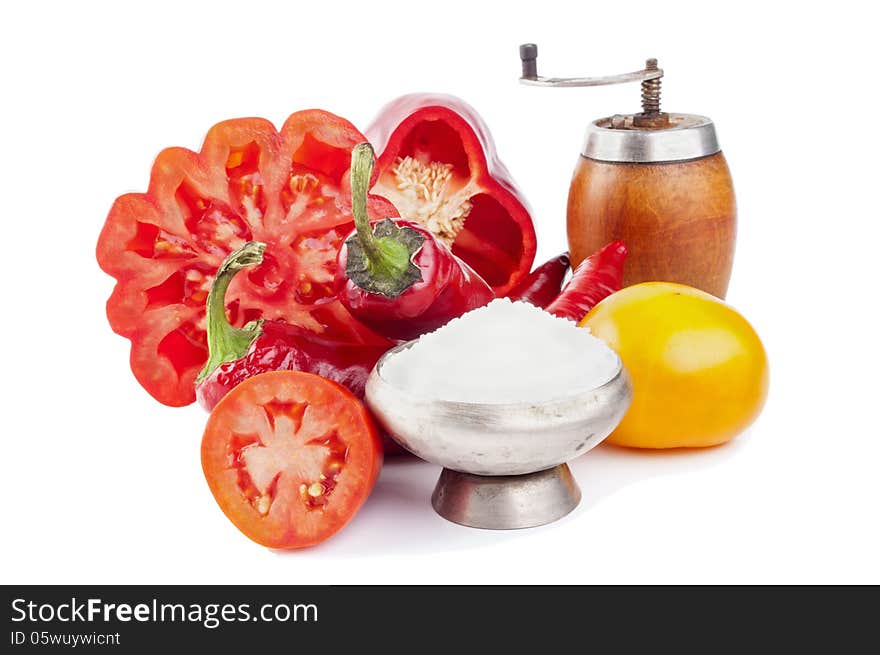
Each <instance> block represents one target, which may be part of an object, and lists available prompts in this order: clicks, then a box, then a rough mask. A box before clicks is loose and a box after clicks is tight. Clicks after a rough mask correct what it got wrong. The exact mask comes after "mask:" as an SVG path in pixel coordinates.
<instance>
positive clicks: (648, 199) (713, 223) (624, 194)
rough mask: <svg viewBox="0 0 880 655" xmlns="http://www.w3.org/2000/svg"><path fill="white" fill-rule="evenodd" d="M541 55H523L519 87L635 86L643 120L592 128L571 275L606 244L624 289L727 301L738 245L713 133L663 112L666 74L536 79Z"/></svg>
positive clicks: (580, 181) (687, 117)
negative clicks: (614, 253) (621, 246)
mask: <svg viewBox="0 0 880 655" xmlns="http://www.w3.org/2000/svg"><path fill="white" fill-rule="evenodd" d="M537 56H538V48H537V46H535V45H534V44H526V45H523V46H520V59H521V60H522V77H521V78H520V81H521V82H523V83H524V84H530V85H534V86H552V87H571V86H600V85H605V84H620V83H623V82H641V85H642V111H641V113H638V114H625V115H621V114H617V115H614V116H610V117H608V118H600V119H598V120H595V121H593V122H592V123H590V125H589V126H588V127H587V137H586V140H585V142H584V147H583V151H582V154H581V156H580V158H579V159H578V163H577V166H576V167H575V170H574V176H573V178H572V180H571V188H570V190H569V195H568V244H569V249H570V251H571V264H572V267H574V266H577V265H578V264H579V263H580V262H581V261H582V260H583V259H585V258H586V257H588V256H589V255H590V254H591V253H593V252H595V251H596V250H598V249H599V248H601V247H602V246H604V245H605V244H606V243H608V242H609V241H613V240H615V239H623V240H624V241H626V243H627V246H628V247H629V250H630V255H629V257H628V259H627V263H626V269H625V272H624V284H625V285H627V286H628V285H631V284H637V283H639V282H647V281H652V280H657V281H664V282H679V283H682V284H688V285H690V286H694V287H697V288H699V289H703V290H704V291H708V292H709V293H711V294H713V295H715V296H717V297H719V298H724V296H725V294H726V293H727V284H728V282H729V281H730V271H731V268H732V266H733V253H734V247H735V242H736V202H735V200H734V195H733V181H732V180H731V177H730V170H729V169H728V168H727V162H726V160H725V159H724V155H723V154H722V153H721V150H720V148H719V146H718V139H717V137H716V134H715V125H714V124H713V123H712V121H711V120H709V119H708V118H706V117H705V116H696V115H693V114H672V113H665V112H661V111H660V80H661V78H662V77H663V70H662V69H660V68H658V66H657V60H656V59H649V60H648V61H647V64H646V66H645V69H644V70H640V71H636V72H634V73H625V74H623V75H613V76H607V77H582V78H547V77H539V76H538V70H537Z"/></svg>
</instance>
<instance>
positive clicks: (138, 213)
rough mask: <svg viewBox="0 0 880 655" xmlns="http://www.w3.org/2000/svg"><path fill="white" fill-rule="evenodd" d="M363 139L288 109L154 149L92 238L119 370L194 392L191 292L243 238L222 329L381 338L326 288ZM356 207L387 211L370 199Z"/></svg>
mask: <svg viewBox="0 0 880 655" xmlns="http://www.w3.org/2000/svg"><path fill="white" fill-rule="evenodd" d="M365 140H366V139H365V137H364V136H363V135H362V134H361V133H360V132H358V130H357V129H356V128H355V127H354V126H353V125H352V124H351V123H349V122H348V121H346V120H345V119H343V118H340V117H338V116H335V115H333V114H330V113H328V112H325V111H320V110H308V111H301V112H297V113H295V114H293V115H292V116H291V117H290V118H288V119H287V121H286V122H285V124H284V126H283V127H282V128H281V131H280V132H279V131H277V130H276V129H275V127H274V126H273V125H272V124H271V123H270V122H269V121H266V120H263V119H261V118H243V119H235V120H229V121H225V122H223V123H220V124H218V125H215V126H214V127H213V128H211V130H210V131H209V132H208V135H207V137H206V138H205V142H204V144H203V146H202V149H201V151H200V152H198V153H195V152H191V151H189V150H185V149H183V148H169V149H167V150H163V151H162V152H161V153H160V154H159V156H158V157H157V158H156V162H155V163H154V164H153V170H152V173H151V177H150V186H149V189H148V191H147V192H146V193H130V194H127V195H123V196H120V197H119V198H117V199H116V202H115V203H114V205H113V207H112V209H111V210H110V214H109V215H108V216H107V220H106V222H105V224H104V228H103V230H102V231H101V235H100V237H99V239H98V247H97V257H98V263H99V264H100V266H101V268H102V269H104V271H106V272H107V273H109V274H110V275H112V276H113V277H115V278H116V279H117V284H116V287H115V289H114V290H113V294H112V295H111V296H110V299H109V300H108V301H107V317H108V319H109V320H110V325H111V327H112V328H113V330H114V331H115V332H117V333H118V334H121V335H122V336H124V337H127V338H128V339H130V340H131V369H132V371H133V372H134V374H135V377H137V379H138V381H139V382H140V383H141V385H143V387H144V388H145V389H146V390H147V391H148V392H149V393H150V394H152V395H153V396H154V397H155V398H156V399H157V400H158V401H160V402H162V403H164V404H166V405H172V406H180V405H188V404H189V403H191V402H193V400H195V391H194V389H193V382H194V380H195V377H196V374H197V373H198V371H199V370H200V369H201V367H202V366H203V365H204V363H205V361H206V360H207V347H206V343H205V299H206V298H207V295H208V291H209V290H210V288H211V282H212V281H213V279H214V272H215V271H216V270H217V267H218V266H219V265H220V262H221V261H222V260H223V258H224V257H225V256H226V255H227V254H229V253H230V252H231V251H232V250H234V249H236V248H238V247H239V246H241V245H242V244H244V243H245V242H246V241H251V240H257V241H262V242H264V243H266V244H267V245H268V247H267V250H266V255H265V260H264V262H263V265H262V266H260V267H259V268H258V269H255V270H254V271H253V272H251V273H249V274H248V275H240V276H238V277H237V278H236V279H235V280H234V281H233V282H232V284H231V286H230V288H229V291H228V293H227V294H226V298H227V311H228V313H229V318H230V320H231V321H232V323H233V324H235V325H237V326H241V325H243V324H245V323H247V322H248V321H251V320H254V319H257V318H267V319H276V318H278V319H285V320H287V321H288V322H290V323H294V324H296V325H299V326H302V327H304V328H307V329H309V330H312V331H314V332H316V333H320V334H323V335H324V336H325V337H329V338H338V339H339V340H341V341H344V342H346V343H375V344H380V343H386V342H385V340H384V339H382V338H381V337H378V336H377V335H375V334H373V333H372V332H371V331H370V330H368V329H367V328H366V327H364V326H363V325H361V324H360V323H358V322H357V321H356V320H355V319H354V318H352V317H351V315H349V314H348V312H347V311H346V310H345V308H344V307H342V305H341V304H340V303H339V302H338V301H337V300H336V297H335V294H334V289H333V282H334V280H333V276H334V270H335V262H336V254H337V250H338V248H339V245H340V243H341V242H342V240H343V239H344V238H345V237H346V236H347V235H348V233H349V232H350V231H351V230H352V217H351V211H350V198H349V190H348V188H347V185H348V181H347V174H348V168H349V164H350V159H351V149H352V148H353V147H354V146H355V145H356V144H357V143H360V142H361V141H365ZM369 209H370V213H371V214H372V215H373V216H375V217H376V218H381V217H383V216H397V211H396V210H395V209H394V207H393V206H392V205H391V204H390V203H389V202H388V201H386V200H384V199H381V198H371V201H370V208H369Z"/></svg>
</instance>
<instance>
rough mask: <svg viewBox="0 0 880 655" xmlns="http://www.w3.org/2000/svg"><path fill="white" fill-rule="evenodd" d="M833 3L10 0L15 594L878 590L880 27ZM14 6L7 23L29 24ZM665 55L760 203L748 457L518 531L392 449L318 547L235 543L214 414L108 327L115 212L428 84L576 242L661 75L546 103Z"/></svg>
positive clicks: (6, 212)
mask: <svg viewBox="0 0 880 655" xmlns="http://www.w3.org/2000/svg"><path fill="white" fill-rule="evenodd" d="M867 4H868V3H851V4H850V3H846V2H837V3H833V4H832V5H829V7H830V8H829V9H826V10H824V11H819V10H816V9H813V8H812V5H810V4H809V3H803V2H800V3H792V4H791V5H789V6H787V7H783V6H777V4H775V3H761V4H760V5H757V6H747V5H746V3H742V2H737V3H730V4H729V5H728V6H727V7H726V8H719V7H718V6H716V4H715V3H705V2H694V3H691V2H682V1H680V2H676V3H675V4H674V6H671V5H668V4H665V3H658V2H656V0H655V1H654V2H651V3H639V2H634V1H633V0H628V1H627V2H622V3H609V2H597V3H588V2H577V3H574V2H572V3H557V2H550V1H547V0H545V1H543V2H532V3H516V2H506V3H503V4H502V3H497V7H496V8H489V7H488V3H477V2H474V1H473V0H471V1H470V2H452V1H451V0H444V1H443V2H430V3H420V2H414V1H412V0H410V1H409V2H400V3H380V2H366V1H364V2H361V3H358V5H357V6H355V7H350V8H349V7H345V6H344V5H340V4H336V3H326V2H310V3H301V2H292V1H291V2H283V3H282V2H278V3H274V4H269V3H262V2H255V1H253V0H250V1H248V2H242V1H241V0H239V1H238V2H211V3H204V4H203V5H197V4H195V3H184V2H170V3H169V2H156V1H153V2H150V3H142V4H141V5H140V6H139V7H133V6H132V5H131V4H130V3H107V4H106V5H96V4H91V3H79V2H78V3H57V4H54V5H52V4H46V3H41V2H30V3H12V4H9V3H7V5H6V6H5V8H4V10H3V17H2V20H0V55H2V62H3V64H2V69H0V76H2V89H3V91H2V96H3V99H2V101H0V114H2V121H0V129H2V156H0V185H2V187H0V188H2V203H0V212H2V232H3V235H4V239H3V241H2V252H3V257H2V262H3V274H4V280H3V284H2V289H3V293H2V298H3V304H2V306H3V310H2V311H3V314H2V330H3V339H2V343H3V360H2V361H3V367H2V369H0V370H2V380H3V382H2V385H3V389H2V394H0V398H2V403H3V424H2V425H3V427H2V439H3V448H2V453H3V459H2V461H3V467H2V472H0V485H2V486H0V492H2V493H0V498H2V503H3V506H2V516H3V519H2V521H3V526H4V527H3V539H2V543H3V546H2V557H0V582H3V583H25V582H30V583H85V582H94V583H362V582H371V583H386V582H388V583H391V582H403V583H428V582H440V583H447V582H460V583H466V582H476V583H485V582H501V583H508V582H509V583H514V582H578V583H589V582H624V583H652V582H681V583H703V582H735V583H742V582H874V583H878V582H880V564H878V552H880V539H878V499H880V493H878V490H880V487H878V477H880V476H878V469H880V429H878V420H877V407H878V404H880V394H878V392H880V383H878V375H877V374H878V365H880V358H878V346H877V344H878V340H880V338H878V324H877V320H876V316H877V310H876V307H877V304H878V300H880V297H878V292H877V284H876V281H877V273H876V271H877V268H876V267H877V258H878V257H877V252H878V236H880V233H878V228H877V221H878V218H880V216H878V209H877V208H878V203H877V191H878V166H877V160H876V158H875V154H876V152H877V149H878V140H877V127H876V126H877V124H878V122H877V112H878V107H880V103H878V93H877V82H876V80H877V63H876V62H877V57H876V54H875V51H874V49H873V48H870V49H869V47H868V44H869V43H873V42H875V40H876V34H875V33H874V27H876V22H875V21H873V20H869V18H868V16H866V15H863V14H862V13H861V10H860V9H859V7H861V6H867ZM10 7H12V8H10ZM525 41H534V42H536V43H538V44H539V46H540V48H541V55H540V58H539V61H540V69H541V71H542V72H543V73H544V74H550V75H589V74H609V73H618V72H624V71H629V70H633V69H636V68H639V67H640V66H641V65H642V63H643V60H644V59H645V58H646V57H650V56H653V57H657V58H659V60H660V64H661V66H663V67H664V68H665V70H666V77H665V79H664V84H663V99H664V107H665V108H667V109H668V110H670V111H682V112H692V113H702V114H706V115H708V116H710V117H712V118H713V119H714V120H715V121H716V124H717V126H718V130H719V136H720V139H721V141H722V146H723V149H724V152H725V154H726V156H727V158H728V161H729V163H730V166H731V169H732V171H733V175H734V181H735V184H736V191H737V198H738V203H739V218H740V232H739V242H738V250H737V259H736V264H735V267H734V275H733V281H732V286H731V290H730V293H729V296H728V300H729V301H730V302H731V304H733V305H734V306H735V307H737V308H738V309H739V310H740V311H741V312H742V313H743V314H744V315H745V316H746V317H747V318H748V319H749V320H750V321H751V322H752V323H753V325H754V326H755V328H756V329H757V330H758V332H759V334H760V335H761V336H762V337H763V340H764V343H765V345H766V348H767V350H768V353H769V357H770V362H771V389H770V397H769V401H768V404H767V407H766V409H765V411H764V413H763V415H762V416H761V418H760V419H759V421H758V422H757V423H756V424H755V425H754V427H753V428H752V429H751V430H750V431H749V432H748V433H746V434H745V435H743V436H741V437H740V438H739V439H737V440H736V441H734V442H732V443H731V444H730V445H728V446H725V447H722V448H717V449H713V450H707V451H703V452H689V453H654V454H651V453H640V452H630V451H624V450H618V449H615V448H612V447H600V448H598V449H596V450H594V451H593V452H591V453H589V454H587V455H586V456H584V457H582V458H581V459H580V460H578V461H575V462H574V464H573V469H574V472H575V475H576V477H577V478H578V480H579V481H580V484H581V486H582V488H583V492H584V500H583V503H582V504H581V506H580V508H579V509H578V510H577V511H576V512H575V513H573V514H572V515H570V516H569V517H567V518H566V519H564V520H562V521H560V522H558V523H556V524H553V525H550V526H547V527H544V528H538V529H533V530H528V531H518V532H484V531H478V530H471V529H467V528H462V527H459V526H456V525H453V524H450V523H447V522H445V521H443V520H442V519H441V518H439V517H438V516H436V515H434V513H433V512H432V511H431V509H430V506H429V504H428V497H429V494H430V490H431V488H432V486H433V483H434V480H435V478H436V475H437V473H438V469H437V468H436V467H434V466H432V465H429V464H425V463H422V462H418V461H413V460H409V461H404V462H400V461H397V462H395V461H392V462H391V463H388V464H386V467H385V469H384V471H383V473H382V477H381V479H380V481H379V484H378V486H377V488H376V490H375V492H374V494H373V496H372V497H371V499H370V500H369V502H368V503H367V505H366V506H365V507H364V509H363V510H362V511H361V513H360V514H359V515H358V516H357V517H356V518H355V520H354V521H353V522H352V523H351V524H350V525H349V526H348V527H347V528H346V529H345V530H344V531H343V532H341V533H340V534H338V535H337V536H336V537H334V538H333V539H331V540H330V541H328V542H326V543H325V544H323V545H321V546H319V547H317V548H314V549H312V550H310V551H300V552H291V553H278V552H272V551H269V550H265V549H263V548H261V547H259V546H256V545H254V544H253V543H251V542H250V541H248V540H247V539H246V538H244V537H243V536H241V535H240V534H239V533H238V531H237V530H235V528H234V527H233V526H232V525H231V524H230V523H229V522H228V521H227V520H226V519H225V518H224V517H223V515H222V514H221V512H220V510H219V509H218V508H217V506H216V505H215V503H214V501H213V499H212V497H211V495H210V493H209V491H208V488H207V485H206V484H205V481H204V479H203V477H202V473H201V467H200V463H199V442H200V438H201V431H202V429H203V426H204V423H205V419H206V415H205V414H204V413H203V412H202V410H201V409H200V408H198V407H195V406H192V407H189V408H185V409H171V408H168V407H163V406H161V405H159V404H157V403H156V402H155V401H153V400H152V399H151V398H150V397H149V396H148V395H147V394H146V392H144V391H143V390H142V389H141V388H140V386H139V385H138V384H137V383H136V382H135V380H134V378H133V376H132V375H131V373H130V371H129V369H128V342H127V341H125V340H124V339H122V338H121V337H118V336H116V335H114V334H113V333H112V332H111V331H110V328H109V326H108V324H107V322H106V320H105V317H104V307H103V305H104V301H105V300H106V298H107V296H108V295H109V293H110V290H111V288H112V284H113V281H112V280H111V279H110V278H109V277H107V276H106V275H104V274H103V273H102V272H101V271H100V270H99V269H98V266H97V264H96V262H95V258H94V246H95V242H96V239H97V236H98V232H99V230H100V228H101V225H102V223H103V220H104V217H105V215H106V212H107V210H108V209H109V207H110V205H111V203H112V201H113V199H114V198H115V197H116V196H117V195H119V194H121V193H123V192H126V191H133V190H143V189H145V188H146V184H147V180H148V174H149V169H150V165H151V163H152V160H153V157H154V156H155V155H156V154H157V152H158V151H159V150H160V149H161V148H162V147H164V146H168V145H181V146H186V147H190V148H193V149H197V148H198V147H199V145H200V143H201V139H202V137H203V135H204V134H205V132H206V130H207V129H208V127H210V126H211V125H212V124H214V123H215V122H217V121H220V120H223V119H226V118H230V117H235V116H253V115H255V116H263V117H266V118H269V119H271V120H272V121H273V122H275V124H276V125H280V124H281V123H282V122H283V121H284V119H285V118H286V117H287V115H288V114H290V113H291V112H293V111H295V110H297V109H303V108H307V107H322V108H326V109H329V110H331V111H333V112H335V113H338V114H340V115H342V116H345V117H347V118H348V119H350V120H352V121H353V122H354V123H355V124H356V125H358V126H360V127H361V128H362V129H363V128H364V127H366V125H367V123H368V122H369V121H370V119H371V118H372V117H373V115H374V113H375V112H376V111H377V110H378V108H379V107H380V106H381V105H382V104H384V103H385V102H386V101H387V100H389V99H391V98H393V97H396V96H397V95H400V94H403V93H406V92H412V91H442V92H449V93H454V94H457V95H460V96H462V97H463V98H465V99H466V100H468V101H469V102H470V103H471V104H472V105H474V106H475V107H476V108H477V109H478V110H479V111H480V112H481V113H482V115H483V117H484V118H485V119H486V121H487V123H488V124H489V126H490V127H491V129H492V132H493V134H494V136H495V139H496V141H497V143H498V147H499V150H500V153H501V156H502V158H503V160H504V161H505V162H506V163H507V165H508V166H509V168H510V170H511V171H512V173H513V174H514V176H515V178H516V179H517V180H518V182H519V184H520V186H521V188H522V189H523V191H524V192H525V194H526V195H527V197H528V198H529V200H530V203H531V205H532V207H533V209H534V218H535V221H536V224H537V227H538V232H539V244H540V245H539V252H538V260H539V261H543V260H544V259H546V258H547V257H549V256H551V255H553V254H556V253H557V252H560V251H561V250H563V249H564V248H565V237H564V222H565V200H566V195H567V192H568V182H569V179H570V175H571V170H572V168H573V165H574V163H575V160H576V157H577V153H578V149H579V147H580V144H581V139H582V135H583V130H584V128H585V126H586V123H587V122H588V120H590V119H593V118H596V117H599V116H605V115H608V114H611V113H615V112H627V111H634V110H636V109H637V101H638V88H637V86H622V87H606V88H600V89H534V88H527V87H523V86H520V85H519V84H517V82H516V78H517V77H518V75H519V61H518V56H517V46H518V45H519V44H520V43H521V42H525Z"/></svg>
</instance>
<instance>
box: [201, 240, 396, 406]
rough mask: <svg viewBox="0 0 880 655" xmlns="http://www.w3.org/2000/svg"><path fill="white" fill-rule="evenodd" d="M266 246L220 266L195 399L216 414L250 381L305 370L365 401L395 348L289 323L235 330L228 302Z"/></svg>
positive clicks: (248, 248)
mask: <svg viewBox="0 0 880 655" xmlns="http://www.w3.org/2000/svg"><path fill="white" fill-rule="evenodd" d="M265 248H266V245H265V244H263V243H258V242H255V241H251V242H249V243H246V244H245V245H244V246H242V247H241V248H239V249H238V250H236V251H235V252H233V253H231V254H230V255H229V256H228V257H227V258H226V259H225V260H224V261H223V263H222V264H221V265H220V268H219V269H218V270H217V275H216V277H215V279H214V284H213V286H212V287H211V292H210V293H209V294H208V301H207V330H208V353H209V356H208V363H207V364H206V365H205V368H203V369H202V371H201V373H199V375H198V378H197V379H196V397H197V398H198V400H199V403H200V404H201V405H202V406H203V407H204V408H205V409H207V410H211V409H213V407H214V405H216V404H217V403H218V402H220V399H221V398H223V397H224V396H225V395H226V394H227V393H229V391H231V390H232V389H233V388H234V387H236V386H237V385H238V384H240V383H241V382H244V381H245V380H246V379H248V378H249V377H253V376H254V375H257V374H259V373H266V372H268V371H282V370H285V371H303V372H305V373H314V374H316V375H320V376H321V377H325V378H328V379H330V380H333V381H334V382H337V383H339V384H341V385H343V386H345V387H347V388H348V389H349V390H350V391H351V392H352V393H353V394H354V395H356V396H357V397H358V398H361V399H363V397H364V386H365V385H366V382H367V377H368V376H369V374H370V371H371V370H372V368H373V366H374V365H375V364H376V362H377V361H378V360H379V358H380V357H381V356H382V355H383V354H384V353H385V351H386V350H388V348H390V347H391V345H392V344H391V343H390V342H389V343H387V344H385V345H371V344H358V343H344V342H341V341H337V340H334V339H331V338H328V337H324V336H321V335H317V334H315V333H314V332H312V331H310V330H307V329H305V328H303V327H300V326H298V325H293V324H291V323H287V322H286V321H277V320H275V321H273V320H262V319H261V320H258V321H254V322H252V323H249V324H247V325H245V326H244V327H243V328H235V327H233V326H232V325H230V323H229V321H228V320H227V318H226V309H225V302H224V297H225V295H226V290H227V288H228V287H229V283H230V282H232V279H233V277H235V275H236V273H238V271H240V270H242V269H244V268H248V267H251V266H256V265H258V264H260V263H262V262H263V252H264V250H265Z"/></svg>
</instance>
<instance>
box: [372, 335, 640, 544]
mask: <svg viewBox="0 0 880 655" xmlns="http://www.w3.org/2000/svg"><path fill="white" fill-rule="evenodd" d="M413 343H415V342H409V343H405V344H402V345H400V346H397V347H396V348H393V349H391V350H389V351H388V352H387V353H386V354H385V355H384V356H383V357H382V358H381V359H380V360H379V362H378V363H377V364H376V366H375V368H374V369H373V371H372V373H371V374H370V377H369V379H368V380H367V386H366V401H367V405H368V406H369V408H370V409H371V410H372V412H373V414H374V415H375V417H376V419H377V420H378V421H379V424H380V425H381V426H382V427H383V428H384V429H385V430H386V431H387V432H388V434H389V435H391V437H392V438H393V439H394V440H395V441H396V442H397V443H399V444H400V445H401V446H403V447H404V448H406V449H407V450H408V451H410V452H411V453H413V454H415V455H417V456H419V457H421V458H422V459H424V460H426V461H428V462H431V463H433V464H440V465H441V466H443V467H444V468H443V471H442V473H441V474H440V479H439V481H438V482H437V486H436V488H435V489H434V493H433V495H432V498H431V502H432V505H433V506H434V509H435V510H436V511H437V513H438V514H440V515H441V516H442V517H444V518H446V519H448V520H450V521H453V522H455V523H460V524H462V525H467V526H470V527H476V528H490V529H514V528H528V527H534V526H537V525H543V524H545V523H550V522H552V521H555V520H557V519H559V518H562V517H563V516H565V515H566V514H568V513H569V512H570V511H571V510H573V509H574V508H575V507H577V505H578V503H579V502H580V498H581V493H580V489H579V488H578V486H577V483H576V482H575V480H574V478H573V477H572V474H571V471H570V470H569V468H568V466H567V465H566V462H568V461H569V460H572V459H574V458H575V457H578V456H580V455H582V454H584V453H585V452H587V451H588V450H590V449H591V448H593V447H594V446H595V445H597V444H598V443H600V442H601V441H602V440H603V439H604V438H605V437H607V436H608V435H609V434H610V433H611V431H612V430H614V428H615V427H616V426H617V424H618V423H620V421H621V419H622V418H623V416H624V414H625V413H626V410H627V409H628V408H629V404H630V401H631V399H632V385H631V382H630V378H629V374H628V373H627V372H626V369H625V368H624V367H623V365H622V364H620V360H619V359H618V364H619V367H618V370H617V373H616V375H614V377H613V378H611V379H610V380H609V381H608V382H606V383H605V384H603V385H601V386H600V387H597V388H595V389H589V390H573V391H572V392H571V393H570V394H568V395H566V396H565V397H562V398H558V399H554V400H548V401H541V402H536V403H528V402H523V403H508V404H494V403H467V402H455V401H446V400H441V399H436V400H435V399H427V398H422V397H418V396H415V395H412V394H410V393H409V392H408V391H407V390H406V389H403V388H400V387H397V386H395V385H393V384H392V383H391V382H390V381H389V380H388V379H387V378H386V377H384V376H383V374H382V370H383V366H384V365H385V364H386V363H387V362H388V360H389V359H390V358H392V357H394V356H395V355H397V354H398V353H399V352H401V351H402V350H405V349H407V348H409V347H411V346H412V345H413Z"/></svg>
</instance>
